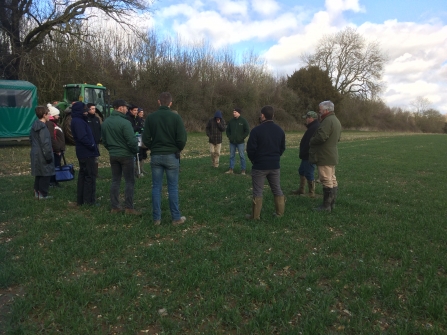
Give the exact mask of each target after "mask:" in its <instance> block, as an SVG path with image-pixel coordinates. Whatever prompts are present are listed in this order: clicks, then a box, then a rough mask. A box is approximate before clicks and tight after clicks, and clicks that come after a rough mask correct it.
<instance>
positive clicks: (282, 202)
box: [273, 195, 286, 217]
mask: <svg viewBox="0 0 447 335" xmlns="http://www.w3.org/2000/svg"><path fill="white" fill-rule="evenodd" d="M285 207H286V197H285V196H284V195H275V213H273V216H276V217H281V216H283V215H284V210H285Z"/></svg>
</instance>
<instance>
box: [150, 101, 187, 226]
mask: <svg viewBox="0 0 447 335" xmlns="http://www.w3.org/2000/svg"><path fill="white" fill-rule="evenodd" d="M158 104H159V105H160V108H159V109H158V110H157V111H156V112H154V113H151V114H149V115H148V116H147V118H146V121H145V123H144V132H143V143H144V145H145V146H146V147H147V148H148V149H149V150H150V151H151V171H152V217H153V220H154V224H155V225H157V226H158V225H160V224H161V195H162V185H163V174H164V173H165V172H166V179H167V182H168V193H169V208H170V210H171V217H172V224H173V225H179V224H182V223H184V222H185V221H186V217H184V216H181V213H180V208H179V197H178V178H179V158H180V151H182V150H183V148H184V147H185V145H186V137H187V136H186V130H185V126H184V125H183V120H182V118H181V117H180V115H178V114H175V113H173V112H172V111H171V109H170V107H171V105H172V96H171V94H170V93H169V92H163V93H161V94H160V96H159V99H158Z"/></svg>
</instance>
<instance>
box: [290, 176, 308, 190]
mask: <svg viewBox="0 0 447 335" xmlns="http://www.w3.org/2000/svg"><path fill="white" fill-rule="evenodd" d="M305 187H306V177H305V176H300V187H299V188H298V189H297V190H295V191H293V192H292V194H294V195H301V194H304V189H305Z"/></svg>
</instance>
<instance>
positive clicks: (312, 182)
mask: <svg viewBox="0 0 447 335" xmlns="http://www.w3.org/2000/svg"><path fill="white" fill-rule="evenodd" d="M307 185H309V198H315V180H308V181H307Z"/></svg>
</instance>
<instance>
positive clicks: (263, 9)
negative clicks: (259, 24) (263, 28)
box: [251, 0, 280, 16]
mask: <svg viewBox="0 0 447 335" xmlns="http://www.w3.org/2000/svg"><path fill="white" fill-rule="evenodd" d="M251 6H252V8H253V10H254V11H256V12H257V13H259V14H262V15H265V16H267V15H272V14H275V13H276V12H277V11H279V9H280V6H279V4H278V3H277V2H276V1H274V0H252V2H251Z"/></svg>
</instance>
